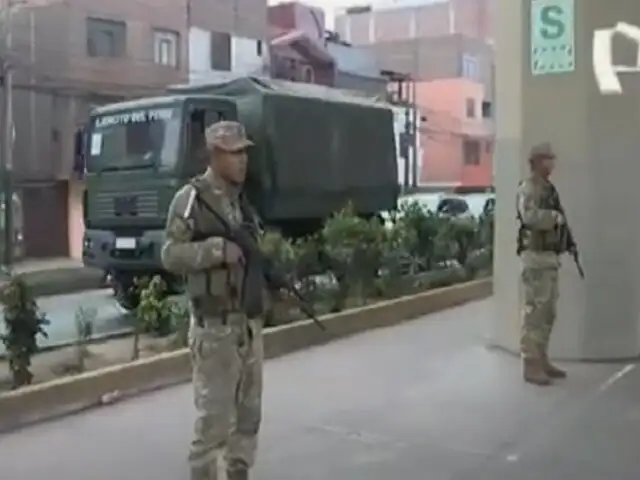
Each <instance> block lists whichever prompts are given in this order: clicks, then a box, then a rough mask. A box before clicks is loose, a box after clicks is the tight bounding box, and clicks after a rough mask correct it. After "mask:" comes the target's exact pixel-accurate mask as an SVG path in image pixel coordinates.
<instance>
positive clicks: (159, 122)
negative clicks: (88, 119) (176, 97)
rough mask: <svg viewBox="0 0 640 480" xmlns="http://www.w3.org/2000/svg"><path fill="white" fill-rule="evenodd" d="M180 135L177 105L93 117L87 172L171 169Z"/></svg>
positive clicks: (176, 159)
mask: <svg viewBox="0 0 640 480" xmlns="http://www.w3.org/2000/svg"><path fill="white" fill-rule="evenodd" d="M182 132H183V129H182V110H181V108H180V107H179V106H173V105H168V106H167V105H157V106H156V107H154V108H144V109H136V110H124V111H120V112H116V113H112V114H106V115H100V116H96V117H93V119H92V125H91V128H90V131H89V135H88V141H89V149H88V157H87V163H86V165H87V171H89V172H100V171H108V170H111V171H117V170H137V169H151V168H173V166H174V165H175V164H176V162H177V161H178V149H179V146H180V140H181V138H182Z"/></svg>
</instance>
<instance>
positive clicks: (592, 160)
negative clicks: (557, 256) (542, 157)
mask: <svg viewBox="0 0 640 480" xmlns="http://www.w3.org/2000/svg"><path fill="white" fill-rule="evenodd" d="M538 2H539V3H538ZM536 3H537V6H536ZM554 4H556V5H559V6H561V7H563V8H564V7H566V5H567V4H570V2H569V1H567V0H565V1H564V2H563V1H562V0H555V1H553V0H546V1H544V2H543V1H542V0H495V2H494V6H495V12H494V18H495V22H494V24H495V25H496V30H497V35H496V37H497V42H496V48H497V54H496V64H497V92H496V94H497V99H496V110H497V113H496V115H497V119H496V120H497V142H496V153H495V155H496V157H495V163H496V167H495V172H496V175H495V183H496V189H497V206H496V224H497V228H496V230H497V231H496V240H495V242H496V248H495V252H496V254H495V258H496V260H495V291H496V294H495V298H496V302H497V307H496V317H495V322H494V325H493V327H494V328H493V331H492V339H493V343H494V344H496V345H499V346H502V347H506V348H507V349H509V350H513V351H516V350H517V348H518V341H519V326H520V318H519V299H520V292H519V287H518V279H519V271H520V267H519V262H518V259H517V257H516V255H515V248H516V230H517V226H516V219H515V192H516V186H517V183H518V181H519V179H520V178H522V177H523V176H524V175H526V173H527V164H526V153H527V152H528V150H529V148H530V147H531V146H532V145H533V144H535V143H538V142H541V141H549V142H551V143H552V145H553V146H554V149H555V150H556V153H557V154H558V160H557V170H556V173H555V174H554V176H553V178H552V180H553V181H554V183H555V184H556V186H557V187H558V190H559V191H560V196H561V199H562V201H563V203H564V207H565V209H566V210H567V214H568V219H569V223H570V225H571V227H572V228H573V231H574V235H575V237H576V240H577V243H578V246H579V248H580V251H581V255H582V260H583V265H584V267H585V270H586V275H587V278H586V280H584V281H583V280H581V279H580V277H579V276H578V274H577V272H576V269H575V267H574V265H573V263H572V260H571V258H570V257H568V256H565V258H564V262H563V267H562V270H561V275H560V289H561V292H560V302H559V315H558V323H557V325H556V330H555V332H554V336H553V338H552V342H551V352H550V353H551V355H552V356H554V357H556V358H560V359H576V360H579V359H596V360H603V359H623V358H628V357H636V356H638V355H639V354H640V328H639V327H640V325H639V323H640V73H634V72H633V70H637V67H638V65H639V64H640V58H639V53H638V51H639V46H640V43H638V41H640V40H633V38H632V37H633V36H634V34H635V33H638V34H639V35H638V39H640V30H638V31H637V32H634V30H633V28H631V29H630V28H629V27H630V26H633V25H637V26H640V8H638V0H606V1H604V0H573V4H574V10H573V14H574V15H571V11H570V8H569V11H567V10H565V14H567V13H568V15H567V16H566V18H564V20H563V17H562V9H561V10H557V9H554V8H551V9H550V10H549V9H547V10H546V11H545V12H543V13H541V10H540V8H539V7H540V6H543V5H546V6H550V5H551V6H553V5H554ZM532 11H533V12H538V15H539V16H538V17H536V18H538V19H543V20H546V24H544V25H543V24H542V23H544V22H540V21H538V22H535V21H534V22H533V23H534V24H536V25H537V26H536V27H535V28H534V27H532ZM535 15H536V14H535V13H534V16H535ZM572 16H573V19H574V37H575V66H571V65H568V70H570V71H568V72H565V73H550V74H546V75H534V74H532V67H531V57H532V55H531V52H530V48H531V43H530V32H532V31H534V32H542V31H543V30H544V32H543V34H544V33H546V34H547V36H551V37H553V36H554V34H555V33H558V32H559V31H560V30H562V24H564V26H565V27H568V31H569V32H570V31H571V21H569V22H568V24H567V23H566V19H567V18H568V19H569V20H571V17H572ZM558 19H561V20H562V24H561V25H560V26H559V25H558V22H557V20H558ZM619 22H626V23H627V24H630V25H619ZM616 25H618V27H619V28H618V32H617V33H616V34H612V33H613V32H612V31H611V29H613V28H614V27H616ZM596 32H599V33H597V34H596ZM594 34H596V35H595V36H596V37H597V38H598V47H597V48H596V57H597V58H596V59H595V60H596V63H597V66H598V69H599V78H600V80H604V81H603V83H602V84H600V85H599V84H598V82H597V81H596V76H595V74H594V47H593V42H594ZM539 35H540V34H539ZM611 37H614V38H613V41H612V47H611V50H612V53H613V55H612V63H613V64H614V65H626V66H628V67H630V68H627V71H628V72H629V73H622V74H620V75H619V78H620V84H619V85H617V84H616V69H615V68H613V69H611V68H607V67H608V66H609V65H608V64H607V63H608V59H607V53H608V46H607V45H606V43H607V39H609V38H611ZM551 45H553V44H552V43H549V44H547V46H551ZM542 60H544V58H542ZM603 67H604V68H603ZM618 73H619V72H618ZM618 87H620V88H618Z"/></svg>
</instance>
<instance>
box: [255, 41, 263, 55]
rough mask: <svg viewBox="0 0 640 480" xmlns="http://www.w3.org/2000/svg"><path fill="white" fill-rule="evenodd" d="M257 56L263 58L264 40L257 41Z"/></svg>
mask: <svg viewBox="0 0 640 480" xmlns="http://www.w3.org/2000/svg"><path fill="white" fill-rule="evenodd" d="M256 55H258V56H259V57H261V56H262V40H256Z"/></svg>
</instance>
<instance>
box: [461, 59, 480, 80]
mask: <svg viewBox="0 0 640 480" xmlns="http://www.w3.org/2000/svg"><path fill="white" fill-rule="evenodd" d="M479 70H480V68H479V66H478V59H477V58H476V57H474V56H473V55H467V54H464V55H462V66H461V72H460V73H461V76H462V77H464V78H469V79H471V80H477V79H478V78H479V77H480V73H479Z"/></svg>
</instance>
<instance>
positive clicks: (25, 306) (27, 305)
mask: <svg viewBox="0 0 640 480" xmlns="http://www.w3.org/2000/svg"><path fill="white" fill-rule="evenodd" d="M0 303H2V305H3V314H4V332H3V333H2V334H0V339H1V340H2V343H3V345H4V347H5V350H6V352H7V359H8V362H9V370H10V372H11V378H12V388H13V389H17V388H20V387H22V386H25V385H30V384H31V382H32V381H33V373H32V372H31V370H30V367H31V357H32V356H33V355H35V354H36V353H37V351H38V336H43V337H44V338H47V332H46V330H45V327H46V326H47V325H49V320H47V318H46V316H45V315H44V314H43V313H42V312H40V308H39V307H38V303H37V301H36V298H35V296H34V295H33V293H32V292H31V289H30V288H29V286H28V285H27V284H26V282H25V281H24V280H23V279H22V278H21V277H20V276H13V277H11V278H10V279H9V281H8V282H7V283H6V284H5V285H4V286H2V287H1V288H0Z"/></svg>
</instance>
